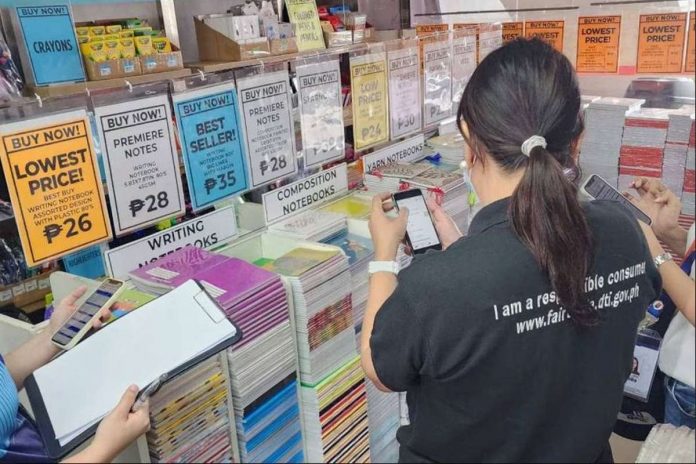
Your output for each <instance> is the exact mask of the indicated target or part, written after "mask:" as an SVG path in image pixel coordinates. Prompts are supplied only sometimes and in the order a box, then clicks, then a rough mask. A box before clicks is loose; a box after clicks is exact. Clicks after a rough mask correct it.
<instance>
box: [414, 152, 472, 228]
mask: <svg viewBox="0 0 696 464" xmlns="http://www.w3.org/2000/svg"><path fill="white" fill-rule="evenodd" d="M418 165H422V166H428V169H427V170H426V171H424V172H422V173H421V174H419V175H418V176H416V177H414V178H412V179H410V180H408V188H409V189H411V188H420V189H421V190H422V191H423V194H424V195H426V196H427V195H428V193H429V194H430V195H431V196H432V197H434V198H435V201H437V202H438V203H439V204H440V205H442V207H443V209H444V210H445V212H446V213H447V214H449V216H450V217H451V218H452V219H453V220H454V222H455V224H457V227H459V230H460V231H461V232H462V233H466V231H467V230H468V226H469V187H468V186H467V184H466V182H465V181H464V176H463V173H462V171H461V169H460V168H457V169H456V170H452V166H451V165H447V164H444V163H443V164H440V165H437V166H433V165H432V164H430V163H428V162H420V163H418Z"/></svg>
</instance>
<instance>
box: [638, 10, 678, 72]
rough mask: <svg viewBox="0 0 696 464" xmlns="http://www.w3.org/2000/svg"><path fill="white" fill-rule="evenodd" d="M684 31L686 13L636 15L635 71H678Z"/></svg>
mask: <svg viewBox="0 0 696 464" xmlns="http://www.w3.org/2000/svg"><path fill="white" fill-rule="evenodd" d="M685 29H686V13H672V14H656V15H640V32H639V34H638V61H637V65H636V72H639V73H678V72H680V71H681V69H682V60H683V54H684V37H685V34H686V30H685Z"/></svg>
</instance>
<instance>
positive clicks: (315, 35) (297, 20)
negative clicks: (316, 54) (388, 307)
mask: <svg viewBox="0 0 696 464" xmlns="http://www.w3.org/2000/svg"><path fill="white" fill-rule="evenodd" d="M285 4H286V5H287V7H288V17H289V18H290V22H291V23H292V24H293V25H294V26H295V40H296V41H297V49H298V50H299V51H301V52H303V51H306V50H316V49H320V48H326V45H325V44H324V33H323V31H322V30H321V24H320V23H319V13H317V4H316V2H315V1H314V0H285Z"/></svg>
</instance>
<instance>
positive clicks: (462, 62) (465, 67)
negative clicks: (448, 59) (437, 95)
mask: <svg viewBox="0 0 696 464" xmlns="http://www.w3.org/2000/svg"><path fill="white" fill-rule="evenodd" d="M475 69H476V33H475V32H474V31H470V32H469V33H468V34H463V35H461V34H457V36H455V38H454V39H453V40H452V102H453V103H454V104H455V105H456V106H458V105H459V102H460V101H461V99H462V94H464V88H465V87H466V84H467V82H469V79H470V78H471V75H472V74H473V73H474V70H475Z"/></svg>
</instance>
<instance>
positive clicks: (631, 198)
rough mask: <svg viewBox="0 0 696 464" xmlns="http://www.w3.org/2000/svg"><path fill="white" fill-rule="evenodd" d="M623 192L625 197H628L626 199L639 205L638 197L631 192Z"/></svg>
mask: <svg viewBox="0 0 696 464" xmlns="http://www.w3.org/2000/svg"><path fill="white" fill-rule="evenodd" d="M621 194H622V195H623V196H624V197H626V199H627V200H628V201H630V202H631V203H633V204H634V205H636V206H637V205H638V199H637V198H636V197H634V196H633V195H631V194H630V193H629V192H621Z"/></svg>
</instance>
